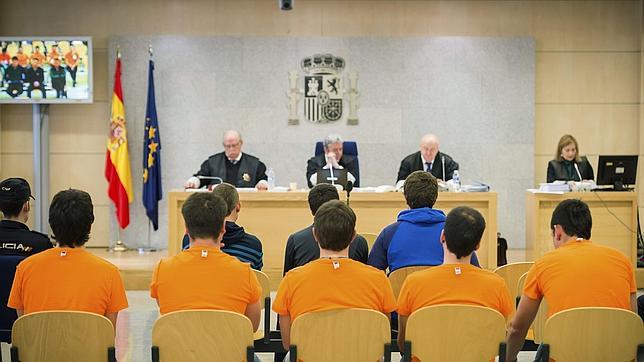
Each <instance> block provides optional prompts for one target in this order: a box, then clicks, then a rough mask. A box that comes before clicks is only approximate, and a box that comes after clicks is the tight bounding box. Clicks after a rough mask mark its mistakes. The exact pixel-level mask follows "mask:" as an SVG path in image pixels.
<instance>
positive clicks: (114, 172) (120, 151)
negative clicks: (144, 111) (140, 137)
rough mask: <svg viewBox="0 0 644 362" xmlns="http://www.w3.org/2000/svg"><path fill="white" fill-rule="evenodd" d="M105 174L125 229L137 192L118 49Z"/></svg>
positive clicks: (110, 195)
mask: <svg viewBox="0 0 644 362" xmlns="http://www.w3.org/2000/svg"><path fill="white" fill-rule="evenodd" d="M105 178H107V182H108V183H109V186H108V189H107V193H108V195H109V197H110V199H112V202H114V206H115V207H116V219H117V220H118V222H119V225H120V226H121V229H125V228H126V227H127V226H128V224H129V223H130V206H129V203H131V202H132V199H133V196H132V173H131V171H130V154H129V153H128V150H127V130H126V128H125V110H124V108H123V90H122V88H121V54H120V53H119V52H118V51H117V55H116V70H115V71H114V91H113V94H112V114H111V119H110V136H109V138H108V139H107V154H106V156H105Z"/></svg>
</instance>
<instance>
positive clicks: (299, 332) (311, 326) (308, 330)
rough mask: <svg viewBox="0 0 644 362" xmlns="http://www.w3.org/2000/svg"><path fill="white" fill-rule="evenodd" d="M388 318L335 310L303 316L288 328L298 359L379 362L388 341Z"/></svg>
mask: <svg viewBox="0 0 644 362" xmlns="http://www.w3.org/2000/svg"><path fill="white" fill-rule="evenodd" d="M389 328H390V326H389V319H388V318H387V317H386V316H385V315H384V314H382V313H380V312H377V311H374V310H369V309H358V308H350V309H335V310H328V311H322V312H312V313H305V314H302V315H301V316H299V317H297V318H295V320H294V321H293V325H292V326H291V345H294V346H296V347H297V358H298V360H300V359H301V360H304V361H307V362H317V361H339V360H342V361H378V360H380V358H381V357H382V356H383V353H384V348H385V347H384V346H385V344H386V343H390V342H391V334H390V333H391V332H390V329H389Z"/></svg>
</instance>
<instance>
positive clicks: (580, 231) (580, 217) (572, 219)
mask: <svg viewBox="0 0 644 362" xmlns="http://www.w3.org/2000/svg"><path fill="white" fill-rule="evenodd" d="M555 225H560V226H561V228H562V229H563V231H564V232H565V233H566V235H568V236H577V237H579V238H584V239H586V240H590V230H591V229H592V227H593V217H592V215H590V209H589V208H588V205H586V203H585V202H583V201H581V200H575V199H568V200H563V201H562V202H560V203H559V205H557V207H556V208H555V210H554V211H553V212H552V218H551V219H550V229H552V230H554V228H555Z"/></svg>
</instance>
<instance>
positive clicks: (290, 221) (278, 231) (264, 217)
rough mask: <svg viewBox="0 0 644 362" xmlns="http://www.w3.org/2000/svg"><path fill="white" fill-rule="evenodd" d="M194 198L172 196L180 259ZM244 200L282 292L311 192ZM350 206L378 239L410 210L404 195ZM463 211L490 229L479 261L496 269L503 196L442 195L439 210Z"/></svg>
mask: <svg viewBox="0 0 644 362" xmlns="http://www.w3.org/2000/svg"><path fill="white" fill-rule="evenodd" d="M191 193H192V192H185V191H171V192H170V197H169V202H170V204H169V208H168V213H169V217H168V220H169V227H168V255H175V254H177V253H179V251H180V250H181V240H182V238H183V235H184V232H185V227H184V222H183V217H182V215H181V206H182V205H183V203H184V201H185V200H186V199H187V198H188V196H190V194H191ZM239 196H240V199H241V203H242V208H241V212H240V214H239V220H238V223H239V225H241V226H243V227H244V229H246V231H247V232H248V233H251V234H253V235H256V236H257V237H258V238H259V239H260V240H261V241H262V245H263V248H264V269H263V271H264V272H265V273H266V274H268V276H269V278H270V280H271V289H273V290H276V289H277V286H278V284H279V282H280V280H281V279H282V269H283V267H284V248H285V246H286V240H287V239H288V236H289V235H290V234H292V233H294V232H295V231H297V230H300V229H303V228H305V227H307V226H308V225H310V224H311V223H312V222H313V216H312V215H311V211H310V210H309V204H308V201H307V197H308V192H306V191H294V192H292V191H289V192H240V193H239ZM340 197H341V199H342V200H346V193H344V192H342V193H341V196H340ZM350 204H351V208H352V209H353V210H354V211H355V213H356V216H357V219H358V220H357V225H356V230H357V232H358V233H374V234H378V233H380V231H381V230H382V229H383V228H384V227H385V226H387V225H388V224H391V223H392V222H394V221H395V220H396V216H397V215H398V212H400V211H401V210H404V209H407V205H406V204H405V199H404V196H403V194H402V193H400V192H390V193H374V192H370V193H367V192H354V193H352V194H351V199H350ZM462 205H467V206H471V207H473V208H475V209H477V210H478V211H480V212H481V214H483V217H484V218H485V222H486V224H487V227H486V229H485V233H484V234H483V240H482V241H481V247H480V249H479V251H478V256H479V260H480V262H481V266H483V267H486V268H488V269H493V268H495V267H496V228H497V194H496V193H495V192H484V193H464V192H459V193H449V192H441V193H439V195H438V201H437V203H436V206H435V207H436V208H438V209H441V210H443V211H445V213H447V212H449V210H451V209H452V208H454V207H456V206H462Z"/></svg>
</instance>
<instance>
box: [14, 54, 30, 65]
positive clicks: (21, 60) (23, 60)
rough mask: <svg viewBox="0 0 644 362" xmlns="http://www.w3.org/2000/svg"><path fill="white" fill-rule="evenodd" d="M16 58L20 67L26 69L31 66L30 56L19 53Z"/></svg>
mask: <svg viewBox="0 0 644 362" xmlns="http://www.w3.org/2000/svg"><path fill="white" fill-rule="evenodd" d="M16 57H18V65H20V66H21V67H26V66H27V65H29V56H28V55H27V54H25V53H17V54H16Z"/></svg>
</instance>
